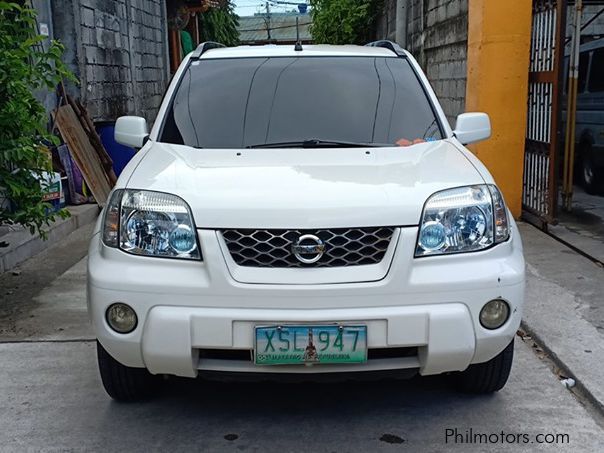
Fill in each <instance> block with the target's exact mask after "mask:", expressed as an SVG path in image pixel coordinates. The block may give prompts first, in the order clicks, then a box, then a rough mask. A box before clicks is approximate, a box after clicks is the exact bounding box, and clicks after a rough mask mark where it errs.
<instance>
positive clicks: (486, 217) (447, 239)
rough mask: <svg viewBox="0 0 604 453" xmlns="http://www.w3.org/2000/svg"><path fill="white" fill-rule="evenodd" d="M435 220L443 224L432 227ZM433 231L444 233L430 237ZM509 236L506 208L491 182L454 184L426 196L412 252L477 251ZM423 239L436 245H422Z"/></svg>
mask: <svg viewBox="0 0 604 453" xmlns="http://www.w3.org/2000/svg"><path fill="white" fill-rule="evenodd" d="M435 224H440V225H442V227H443V228H441V229H435V228H434V225H435ZM428 229H430V230H431V231H428ZM434 232H436V233H438V234H443V235H444V237H442V238H438V237H436V238H434V237H433V236H432V237H430V234H432V235H433V234H434ZM424 236H427V238H424ZM509 237H510V226H509V220H508V216H507V208H506V207H505V203H504V201H503V197H502V196H501V193H500V192H499V189H497V187H496V186H495V185H493V184H476V185H471V186H461V187H455V188H451V189H445V190H441V191H438V192H435V193H434V194H432V195H431V196H430V197H428V199H427V200H426V202H425V204H424V208H423V210H422V216H421V219H420V223H419V229H418V234H417V240H416V244H415V253H414V256H415V257H416V258H422V257H426V256H437V255H452V254H459V253H471V252H478V251H482V250H486V249H488V248H490V247H493V246H494V245H496V244H499V243H501V242H505V241H507V240H508V239H509ZM439 239H441V240H439ZM427 243H431V244H437V245H438V244H440V246H438V247H432V246H428V247H426V246H425V244H427Z"/></svg>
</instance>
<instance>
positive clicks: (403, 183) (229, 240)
mask: <svg viewBox="0 0 604 453" xmlns="http://www.w3.org/2000/svg"><path fill="white" fill-rule="evenodd" d="M490 131H491V128H490V123H489V119H488V116H487V115H485V114H480V113H474V114H463V115H460V117H459V118H458V120H457V129H456V130H455V131H452V130H451V129H450V127H449V125H448V123H447V120H446V118H445V116H444V114H443V111H442V109H441V107H440V106H439V103H438V101H437V99H436V97H435V95H434V92H433V91H432V89H431V87H430V84H429V83H428V81H427V79H426V77H425V75H424V74H423V73H422V71H421V69H420V67H419V66H418V64H417V62H416V61H415V60H414V59H413V57H412V56H411V55H410V54H409V53H407V52H406V51H404V50H402V49H400V47H398V46H397V45H395V44H393V43H391V42H387V41H380V42H376V43H372V44H370V45H368V46H365V47H359V46H304V48H303V49H302V50H300V49H299V48H294V46H264V47H236V48H223V46H221V45H218V44H215V43H205V44H202V45H201V46H200V47H199V48H198V49H197V50H196V51H195V52H193V53H191V54H190V55H188V56H187V57H186V58H185V60H184V61H183V63H182V65H181V66H180V68H179V69H178V71H177V73H176V75H175V76H174V79H173V81H172V82H171V84H170V87H169V89H168V91H167V94H166V97H165V99H164V101H163V103H162V105H161V109H160V111H159V114H158V117H157V120H156V122H155V124H154V126H153V129H152V130H151V133H150V134H149V133H147V127H146V124H145V120H144V119H142V118H138V117H122V118H120V119H119V120H118V122H117V124H116V131H115V136H116V139H117V141H118V142H120V143H123V144H126V145H129V146H133V147H136V148H141V149H140V151H139V152H138V153H137V154H136V156H135V157H134V159H133V160H132V161H131V162H130V163H129V165H128V166H127V167H126V169H125V170H124V172H123V173H122V175H121V176H120V178H119V181H118V183H117V186H116V188H115V189H114V191H113V192H112V194H111V196H110V198H109V200H108V202H107V205H106V206H105V209H104V212H103V215H102V216H101V218H100V219H99V222H98V224H97V227H96V229H95V233H94V237H93V238H92V241H91V244H90V251H89V258H88V306H89V312H90V316H91V319H92V323H93V325H94V329H95V331H96V335H97V337H98V359H99V367H100V372H101V377H102V380H103V384H104V386H105V389H106V390H107V392H108V393H109V395H110V396H112V397H113V398H115V399H118V400H134V399H139V398H142V397H146V396H149V395H150V394H151V392H153V391H154V389H155V388H156V386H157V383H158V377H159V375H176V376H186V377H191V378H193V377H196V376H198V375H201V376H209V375H210V374H215V373H216V372H221V373H230V374H231V375H233V374H235V375H241V374H243V373H247V374H248V375H249V374H250V373H255V374H257V375H258V376H259V377H260V376H266V375H270V376H271V378H275V377H276V378H277V379H279V378H285V377H286V376H287V377H290V378H291V377H292V376H293V377H294V378H295V379H317V378H320V377H322V376H326V375H330V376H333V375H334V374H336V373H338V374H339V373H343V374H346V376H347V377H350V375H352V374H355V376H361V377H363V376H365V375H366V374H374V373H383V372H387V374H395V375H413V374H416V373H418V372H419V374H421V375H434V374H440V373H449V374H451V378H452V379H454V380H455V381H456V382H457V383H458V384H459V385H460V387H461V389H463V390H465V391H470V392H479V393H485V392H492V391H496V390H499V389H501V388H502V387H503V386H504V384H505V382H506V380H507V377H508V374H509V371H510V367H511V363H512V357H513V339H514V335H515V333H516V329H517V328H518V325H519V323H520V317H521V313H522V305H523V297H524V294H523V290H524V259H523V255H522V244H521V240H520V236H519V234H518V230H517V228H516V225H515V223H514V220H513V219H512V217H511V215H510V213H509V212H508V210H507V208H506V207H505V205H504V201H503V199H502V196H501V194H500V192H499V190H498V189H497V187H496V186H495V183H494V181H493V178H492V177H491V175H490V174H489V172H488V171H487V169H486V168H485V167H484V166H483V165H482V163H481V162H480V161H479V160H478V159H477V158H476V157H475V156H474V155H473V154H472V153H470V152H469V151H468V150H467V149H466V148H464V146H463V144H467V143H470V142H475V141H478V140H481V139H485V138H488V137H489V135H490ZM288 375H289V376H288Z"/></svg>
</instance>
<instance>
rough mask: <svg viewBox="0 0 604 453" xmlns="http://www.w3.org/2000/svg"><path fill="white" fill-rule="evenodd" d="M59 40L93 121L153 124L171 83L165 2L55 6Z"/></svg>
mask: <svg viewBox="0 0 604 453" xmlns="http://www.w3.org/2000/svg"><path fill="white" fill-rule="evenodd" d="M53 17H54V28H55V35H56V36H57V38H59V39H60V40H61V41H63V42H64V44H65V46H66V48H67V49H68V52H66V54H65V60H66V62H67V63H68V64H69V65H70V66H71V69H72V70H73V71H74V72H75V73H76V75H77V76H78V78H79V79H80V82H81V83H80V86H79V87H75V86H71V87H70V89H69V91H70V92H71V94H72V95H76V96H77V97H80V98H81V99H82V100H83V102H84V104H85V105H86V107H87V108H88V111H89V113H90V115H91V116H92V118H93V120H95V121H111V120H115V119H116V118H117V117H119V116H121V115H127V114H131V115H140V116H143V117H145V118H146V119H147V120H148V121H153V120H154V119H155V116H156V115H157V111H158V109H159V105H160V103H161V99H162V96H163V93H164V90H165V88H166V85H167V83H168V69H167V68H168V57H167V44H166V31H165V27H166V19H165V0H54V5H53Z"/></svg>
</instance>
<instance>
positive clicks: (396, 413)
mask: <svg viewBox="0 0 604 453" xmlns="http://www.w3.org/2000/svg"><path fill="white" fill-rule="evenodd" d="M502 394H503V393H501V394H495V395H486V396H485V395H479V396H477V395H467V394H462V393H458V392H457V391H456V390H454V389H453V388H452V386H451V384H450V382H449V380H448V379H447V378H446V377H444V376H437V377H414V378H412V379H383V380H371V381H345V382H328V383H323V382H298V383H282V382H276V381H263V382H217V381H214V380H205V379H196V380H191V379H180V378H170V379H169V380H167V381H165V382H164V386H163V389H162V391H161V393H160V394H158V395H157V396H156V397H155V398H154V399H152V400H151V401H147V402H143V403H135V404H123V403H115V402H112V403H110V404H109V407H108V411H107V413H106V415H107V418H105V420H106V421H107V423H108V424H109V425H110V426H111V427H112V430H113V431H114V432H115V431H116V430H117V431H119V430H121V429H124V428H123V426H121V424H120V423H119V422H118V420H120V419H124V422H125V423H126V424H129V425H131V426H132V427H133V428H134V429H135V430H136V429H139V428H138V427H139V426H140V424H137V425H132V424H131V423H130V422H129V420H132V419H133V417H134V418H135V419H137V420H140V419H143V420H145V421H146V422H147V424H148V426H149V425H151V426H155V427H156V429H155V430H154V431H153V432H154V435H157V436H159V437H158V442H160V443H161V444H163V443H164V442H165V441H166V438H165V437H164V436H168V438H170V437H174V438H178V440H179V442H180V444H179V445H180V446H184V445H189V443H190V442H191V440H192V437H191V436H199V441H201V438H203V439H204V440H206V441H208V442H214V443H210V444H207V445H202V444H195V445H196V446H197V447H198V448H202V449H203V448H204V447H205V448H208V449H212V448H216V447H217V446H218V445H220V442H223V443H224V445H225V446H226V445H232V444H233V443H236V444H237V445H238V448H239V449H241V450H243V449H247V448H248V447H250V448H251V447H256V448H259V447H260V446H261V447H262V448H265V447H268V446H271V448H281V447H284V448H286V450H288V451H296V446H298V447H299V446H301V445H303V444H300V443H299V442H300V441H305V442H311V444H309V445H316V446H317V448H318V449H317V450H316V451H323V450H324V449H326V450H329V451H342V448H341V447H342V446H344V445H345V446H346V448H344V450H345V451H355V450H357V449H359V448H361V445H362V446H363V449H366V448H370V447H371V446H372V445H374V446H376V447H378V446H382V447H386V446H387V445H388V444H390V445H391V446H392V445H393V444H403V443H407V442H410V441H411V442H412V443H413V444H417V443H418V442H420V441H421V442H424V441H428V442H436V443H441V442H443V441H444V432H445V429H447V428H449V427H455V426H458V425H457V424H458V423H459V422H460V421H461V420H458V419H457V417H458V414H459V413H460V414H461V418H462V419H464V420H466V421H467V418H468V417H469V418H471V419H474V422H473V425H474V426H479V425H480V423H481V420H482V417H481V416H480V415H479V414H481V413H483V414H484V413H485V411H486V412H488V413H489V414H490V415H489V416H490V417H491V416H493V417H498V416H499V417H502V418H503V417H504V415H505V411H506V409H505V406H506V404H505V403H503V404H501V402H502V397H501V395H502ZM503 399H505V398H503ZM498 401H499V403H498ZM491 425H492V423H491ZM487 426H489V425H487ZM108 427H109V426H108ZM159 433H163V434H162V435H161V436H160V434H159ZM160 438H161V440H159V439H160ZM194 438H195V437H193V439H194ZM428 439H431V440H428ZM183 442H184V444H183ZM216 442H218V444H216ZM315 443H316V444H315ZM357 443H358V444H357ZM355 445H357V446H358V448H355ZM292 448H294V450H292ZM309 448H310V447H309ZM252 449H253V448H252ZM309 451H310V450H309Z"/></svg>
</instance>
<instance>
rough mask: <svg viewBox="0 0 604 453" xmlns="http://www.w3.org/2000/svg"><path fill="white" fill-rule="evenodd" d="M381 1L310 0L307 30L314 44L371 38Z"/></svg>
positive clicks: (360, 41) (345, 42)
mask: <svg viewBox="0 0 604 453" xmlns="http://www.w3.org/2000/svg"><path fill="white" fill-rule="evenodd" d="M381 3H382V2H381V0H310V5H311V10H310V14H311V16H312V25H311V27H310V32H311V34H312V38H313V42H315V43H317V44H365V43H367V42H368V41H370V40H371V37H372V35H373V30H374V25H375V20H376V18H377V15H378V13H379V12H380V9H381Z"/></svg>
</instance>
